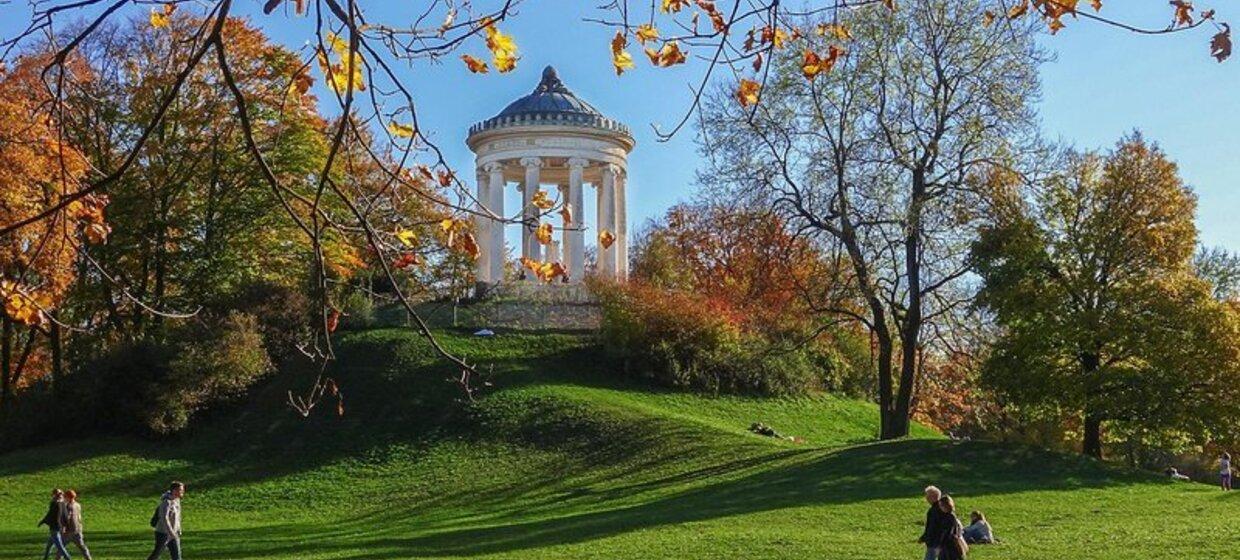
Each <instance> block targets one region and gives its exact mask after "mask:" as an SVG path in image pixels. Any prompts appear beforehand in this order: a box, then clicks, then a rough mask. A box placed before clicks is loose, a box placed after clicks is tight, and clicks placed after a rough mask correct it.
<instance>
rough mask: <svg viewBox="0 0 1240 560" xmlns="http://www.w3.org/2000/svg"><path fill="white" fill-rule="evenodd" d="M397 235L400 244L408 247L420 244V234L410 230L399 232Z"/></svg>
mask: <svg viewBox="0 0 1240 560" xmlns="http://www.w3.org/2000/svg"><path fill="white" fill-rule="evenodd" d="M395 235H396V239H398V240H399V241H400V244H401V245H404V246H406V247H413V246H414V245H416V244H417V243H418V234H416V233H414V232H412V231H410V230H407V229H401V230H397V231H396V234H395Z"/></svg>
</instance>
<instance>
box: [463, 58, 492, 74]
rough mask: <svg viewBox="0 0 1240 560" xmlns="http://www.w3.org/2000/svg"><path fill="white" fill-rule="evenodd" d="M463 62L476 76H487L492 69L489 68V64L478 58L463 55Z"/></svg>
mask: <svg viewBox="0 0 1240 560" xmlns="http://www.w3.org/2000/svg"><path fill="white" fill-rule="evenodd" d="M461 60H464V61H465V67H466V68H469V71H470V72H473V73H475V74H486V73H487V72H489V71H490V68H488V67H487V63H486V62H485V61H483V60H480V59H478V58H476V57H473V56H470V55H467V54H463V55H461Z"/></svg>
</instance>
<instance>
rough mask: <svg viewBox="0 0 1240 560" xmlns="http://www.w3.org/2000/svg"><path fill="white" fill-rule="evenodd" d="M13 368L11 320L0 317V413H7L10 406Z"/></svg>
mask: <svg viewBox="0 0 1240 560" xmlns="http://www.w3.org/2000/svg"><path fill="white" fill-rule="evenodd" d="M12 369H13V321H12V320H11V319H9V318H8V317H4V318H0V413H7V412H8V410H9V408H10V407H11V406H12V400H13V386H12V383H11V380H12V376H11V375H10V372H11V371H12Z"/></svg>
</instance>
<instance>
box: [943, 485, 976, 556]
mask: <svg viewBox="0 0 1240 560" xmlns="http://www.w3.org/2000/svg"><path fill="white" fill-rule="evenodd" d="M938 505H939V511H941V512H943V515H944V517H943V520H944V522H943V524H942V528H941V530H940V532H939V534H938V536H937V538H936V539H935V541H936V542H937V543H938V545H939V558H938V560H964V559H965V557H966V556H968V555H969V545H968V543H966V542H964V527H962V526H961V525H960V520H959V519H957V518H956V502H955V501H953V500H952V497H951V496H943V497H942V498H939V504H938Z"/></svg>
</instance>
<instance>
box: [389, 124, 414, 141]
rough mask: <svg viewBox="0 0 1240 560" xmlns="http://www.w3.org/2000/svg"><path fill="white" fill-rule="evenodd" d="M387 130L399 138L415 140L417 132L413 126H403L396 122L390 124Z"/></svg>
mask: <svg viewBox="0 0 1240 560" xmlns="http://www.w3.org/2000/svg"><path fill="white" fill-rule="evenodd" d="M387 129H388V132H390V133H392V136H395V137H397V138H413V135H414V134H415V133H416V132H417V129H415V128H413V125H409V124H401V123H398V122H396V121H392V122H389V123H388V125H387Z"/></svg>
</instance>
